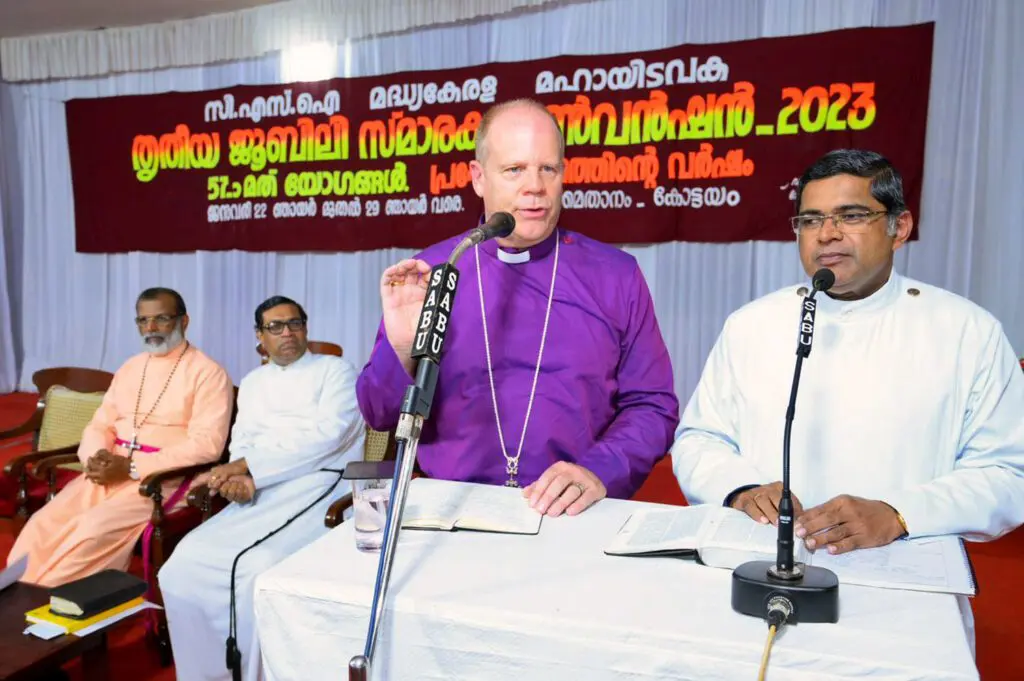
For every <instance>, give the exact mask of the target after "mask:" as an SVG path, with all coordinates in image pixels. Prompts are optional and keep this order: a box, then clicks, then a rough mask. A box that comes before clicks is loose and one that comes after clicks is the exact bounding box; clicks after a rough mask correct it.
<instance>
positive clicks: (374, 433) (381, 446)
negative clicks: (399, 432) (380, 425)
mask: <svg viewBox="0 0 1024 681" xmlns="http://www.w3.org/2000/svg"><path fill="white" fill-rule="evenodd" d="M396 454H397V445H396V443H395V433H394V431H384V430H374V429H373V428H371V427H370V426H366V441H365V444H364V445H363V461H391V460H393V459H394V458H395V455H396Z"/></svg>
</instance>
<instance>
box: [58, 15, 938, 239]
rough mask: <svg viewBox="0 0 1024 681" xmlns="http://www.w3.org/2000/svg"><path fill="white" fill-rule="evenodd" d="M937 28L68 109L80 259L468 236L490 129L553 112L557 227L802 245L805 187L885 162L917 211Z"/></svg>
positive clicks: (602, 234) (606, 235) (597, 233)
mask: <svg viewBox="0 0 1024 681" xmlns="http://www.w3.org/2000/svg"><path fill="white" fill-rule="evenodd" d="M933 28H934V25H933V24H922V25H918V26H908V27H899V28H863V29H852V30H844V31H835V32H831V33H819V34H814V35H806V36H796V37H787V38H770V39H760V40H749V41H744V42H735V43H723V44H718V45H683V46H680V47H673V48H670V49H665V50H656V51H652V52H643V53H637V54H617V55H597V56H563V57H556V58H552V59H540V60H536V61H528V62H518V63H495V64H484V65H481V66H473V67H467V68H461V69H451V70H448V71H422V72H408V73H399V74H393V75H388V76H381V77H372V78H346V79H335V80H331V81H324V82H319V83H293V84H289V85H278V86H240V87H233V88H227V89H224V90H216V91H207V92H191V93H178V92H174V93H166V94H158V95H144V96H128V97H108V98H99V99H88V100H73V101H69V102H67V105H66V106H67V125H68V144H69V147H70V154H71V173H72V181H73V184H74V194H75V225H76V249H77V250H78V251H79V252H85V253H115V252H126V251H134V250H142V251H162V252H173V251H194V250H229V249H240V250H246V251H356V250H368V249H376V248H385V247H394V246H397V247H411V248H418V247H423V246H426V245H428V244H430V243H433V242H435V241H439V240H441V239H444V238H446V237H448V236H451V235H453V234H456V233H458V232H460V231H462V230H464V229H467V228H469V227H470V226H472V225H473V224H474V223H475V221H476V220H477V219H478V217H479V215H480V213H481V210H482V203H481V201H480V199H479V198H478V197H477V196H476V195H475V193H474V192H473V187H472V185H471V183H470V173H469V161H470V160H471V159H472V158H473V149H474V142H475V137H476V128H477V126H478V124H479V122H480V117H481V115H482V113H483V112H484V111H485V110H486V109H487V108H488V107H489V106H491V105H492V104H494V103H497V102H501V101H505V100H509V99H514V98H518V97H533V98H535V99H538V100H540V101H541V102H543V103H544V104H545V105H546V106H547V107H548V108H549V110H550V111H551V112H552V113H553V114H554V116H555V117H556V118H557V120H558V121H559V124H560V125H561V127H562V130H563V132H564V134H565V138H566V168H565V183H564V185H565V194H564V196H563V200H562V205H563V213H562V219H561V224H562V225H564V226H566V227H569V228H571V229H575V230H578V231H580V232H583V233H585V234H588V235H590V236H593V237H595V238H597V239H600V240H602V241H606V242H609V243H652V242H665V241H701V242H734V241H748V240H769V241H785V240H789V239H792V238H793V234H792V232H791V230H790V227H789V223H788V222H787V218H788V217H789V216H791V215H792V213H793V207H792V200H791V197H792V194H793V187H794V186H795V181H796V177H797V176H798V175H799V174H800V173H801V172H802V171H803V170H804V168H806V167H807V166H808V165H809V164H810V163H811V162H812V161H814V160H815V159H816V158H817V157H819V156H820V155H822V154H823V153H825V152H827V151H829V150H831V149H835V148H840V147H859V148H866V149H872V150H875V151H878V152H881V153H882V154H884V155H885V156H887V157H888V158H889V159H890V160H891V161H892V162H893V163H894V164H895V165H896V167H897V168H898V169H899V170H900V171H901V172H902V174H903V177H904V190H905V192H906V195H907V199H908V204H909V206H910V208H911V210H913V211H914V212H915V213H916V212H917V207H918V202H919V198H920V193H921V184H922V173H923V166H924V140H925V124H926V119H927V110H928V86H929V81H930V76H931V53H932V34H933Z"/></svg>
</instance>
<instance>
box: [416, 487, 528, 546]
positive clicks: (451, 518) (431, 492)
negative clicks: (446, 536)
mask: <svg viewBox="0 0 1024 681" xmlns="http://www.w3.org/2000/svg"><path fill="white" fill-rule="evenodd" d="M542 518H543V516H542V515H541V514H540V513H538V512H537V511H535V510H533V509H532V508H530V505H529V502H528V501H527V499H526V498H524V497H523V491H522V490H521V489H518V488H515V487H499V486H496V485H481V484H478V483H472V482H452V481H450V480H434V479H431V478H416V479H415V480H413V481H412V482H411V483H410V484H409V497H408V499H407V500H406V503H405V513H404V514H403V516H402V527H403V528H412V529H422V530H479V531H483V532H500V533H504V534H537V533H539V532H540V522H541V519H542Z"/></svg>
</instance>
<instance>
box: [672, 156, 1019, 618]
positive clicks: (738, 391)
mask: <svg viewBox="0 0 1024 681" xmlns="http://www.w3.org/2000/svg"><path fill="white" fill-rule="evenodd" d="M796 211H797V214H796V217H794V218H792V222H793V226H794V228H795V230H796V234H797V240H798V244H799V250H800V258H801V260H802V262H803V266H804V269H805V270H806V271H807V273H808V275H811V274H813V273H814V272H816V271H817V270H818V269H820V268H828V269H830V270H832V272H833V273H834V274H835V285H834V286H833V287H832V288H831V289H830V290H829V291H828V292H827V293H826V294H824V295H822V294H819V295H818V296H816V299H817V301H818V306H817V312H816V318H815V326H814V334H813V345H812V348H811V353H810V355H809V356H808V357H807V359H806V360H805V361H804V364H803V370H802V376H801V379H800V385H799V392H798V396H797V401H796V412H795V419H794V422H793V431H792V441H791V464H792V468H791V488H792V492H793V495H794V497H795V499H794V506H795V510H796V514H795V523H794V531H795V534H796V536H797V537H799V538H801V539H803V541H804V542H805V544H806V546H807V547H808V548H809V549H812V550H814V549H817V550H824V551H828V552H829V553H832V554H839V553H844V552H846V551H850V550H854V549H861V548H868V547H875V546H881V545H885V544H888V543H890V542H892V541H895V540H897V539H900V538H904V537H909V538H916V537H926V536H935V535H960V536H962V537H964V538H967V539H972V540H988V539H994V538H996V537H999V536H1001V535H1003V534H1005V533H1006V532H1009V531H1010V530H1012V529H1014V528H1016V527H1018V526H1020V525H1021V523H1024V375H1022V374H1021V370H1020V366H1019V364H1018V362H1017V360H1016V358H1015V356H1014V353H1013V350H1012V349H1011V347H1010V343H1009V341H1008V340H1007V338H1006V336H1005V334H1004V333H1003V330H1002V327H1001V326H1000V324H999V322H998V321H997V320H996V319H995V318H994V317H993V316H992V315H991V314H989V313H988V312H986V311H985V310H983V309H982V308H980V307H978V306H977V305H975V304H973V303H971V302H970V301H968V300H965V299H964V298H961V297H959V296H957V295H954V294H952V293H950V292H948V291H944V290H942V289H939V288H936V287H934V286H929V285H927V284H923V283H921V282H918V281H914V280H912V279H908V278H906V277H903V276H901V275H900V274H898V273H897V272H895V271H894V270H893V253H894V252H895V251H896V250H897V249H898V248H900V247H901V246H903V245H904V244H905V243H906V241H907V239H908V238H909V236H910V233H911V230H912V228H913V220H912V218H911V215H910V213H909V212H908V211H907V209H906V205H905V203H904V199H903V186H902V180H901V178H900V175H899V173H898V172H897V171H896V169H895V168H893V167H892V165H891V164H890V163H889V162H888V161H887V160H886V159H885V158H883V157H881V156H879V155H878V154H876V153H872V152H867V151H857V150H839V151H834V152H831V153H829V154H827V155H825V156H824V157H822V158H821V159H819V160H818V161H817V162H815V163H814V164H813V165H812V166H811V167H810V168H809V169H808V170H807V172H805V173H804V175H803V177H801V178H800V182H799V187H798V189H797V197H796ZM806 294H807V286H799V287H798V286H792V287H789V288H785V289H782V290H781V291H778V292H776V293H772V294H770V295H767V296H765V297H763V298H761V299H759V300H756V301H754V302H752V303H750V304H748V305H746V306H745V307H743V308H741V309H740V310H738V311H737V312H735V313H733V314H732V315H731V316H730V317H729V319H728V320H727V321H726V323H725V328H724V329H723V330H722V333H721V336H720V337H719V339H718V342H717V343H716V345H715V347H714V348H713V349H712V351H711V355H710V357H709V358H708V361H707V365H706V366H705V369H704V374H703V375H702V377H701V380H700V383H699V385H698V387H697V390H696V392H695V393H694V395H693V396H692V398H691V400H690V402H689V404H688V405H687V407H686V410H685V412H684V414H683V417H682V420H681V423H680V426H679V430H678V433H677V436H678V437H677V440H676V443H675V445H674V446H673V448H672V460H673V466H674V468H675V472H676V476H677V477H678V479H679V484H680V486H681V487H682V490H683V493H684V494H685V495H686V496H687V498H688V499H689V501H690V502H691V503H705V502H706V503H715V504H721V503H724V504H726V505H729V506H732V507H734V508H737V509H741V510H743V511H745V512H746V513H747V514H748V515H750V517H751V518H754V519H755V520H758V521H760V522H763V523H773V524H775V523H776V522H777V519H778V504H779V498H780V492H781V483H780V482H778V481H779V480H780V478H781V477H782V442H783V427H784V424H785V416H786V406H787V404H788V401H789V393H790V388H791V384H792V380H793V367H794V362H795V360H796V356H795V350H796V345H797V336H798V328H799V322H800V316H801V312H802V303H803V301H804V296H805V295H806ZM968 612H969V610H968ZM965 614H967V613H965Z"/></svg>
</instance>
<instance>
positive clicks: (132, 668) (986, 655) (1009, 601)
mask: <svg viewBox="0 0 1024 681" xmlns="http://www.w3.org/2000/svg"><path fill="white" fill-rule="evenodd" d="M35 400H36V397H35V395H26V394H23V393H22V394H13V395H4V396H0V430H3V429H6V428H10V427H12V426H14V425H16V424H18V423H20V422H22V421H23V420H24V419H25V418H26V417H27V416H28V415H29V414H31V412H32V409H33V407H34V405H35ZM3 459H6V456H2V457H0V464H2V461H3ZM635 498H636V499H638V500H643V501H655V502H659V503H671V504H683V503H685V500H684V499H683V495H682V494H681V493H680V491H679V487H678V485H677V484H676V482H675V479H674V478H673V477H672V470H671V463H670V460H669V459H668V458H665V459H663V460H662V461H661V462H660V463H659V464H658V466H657V467H656V468H655V471H654V473H653V474H652V475H651V477H650V478H649V479H648V480H647V483H646V484H645V485H644V486H643V487H642V488H641V489H640V491H639V492H637V494H636V497H635ZM12 541H13V539H12V536H11V525H10V522H9V521H6V520H0V556H3V560H2V561H0V562H6V556H7V553H8V551H10V547H11V544H12ZM967 546H968V551H969V553H970V555H971V561H972V562H973V564H974V568H975V573H976V576H977V578H978V583H979V585H980V587H979V590H978V596H977V597H976V598H975V599H974V600H973V607H974V615H975V624H976V627H977V649H978V669H979V671H980V672H981V678H982V680H983V681H1024V655H1022V654H1021V646H1022V644H1024V619H1022V618H1019V617H1017V615H1018V614H1019V613H1020V612H1021V611H1022V610H1024V589H1022V588H1021V583H1020V581H1019V580H1020V578H1021V577H1022V576H1024V528H1022V529H1019V530H1017V531H1016V532H1013V533H1011V534H1010V535H1007V536H1006V537H1003V538H1002V539H999V540H998V541H994V542H990V543H986V544H977V543H968V545H967ZM110 645H111V652H112V654H111V673H112V676H111V681H142V680H146V681H173V680H174V670H173V669H163V668H161V667H160V665H159V661H158V659H157V654H156V651H155V650H154V649H153V648H151V647H150V646H149V645H148V644H147V642H146V638H145V631H144V629H143V626H142V624H141V620H133V621H130V622H127V623H124V624H122V625H120V626H115V628H114V629H113V630H112V632H111V642H110ZM67 669H68V671H69V672H70V674H71V678H72V680H73V681H79V680H80V679H81V675H80V673H79V670H78V668H77V666H76V665H71V666H68V668H67ZM339 678H340V677H339Z"/></svg>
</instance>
